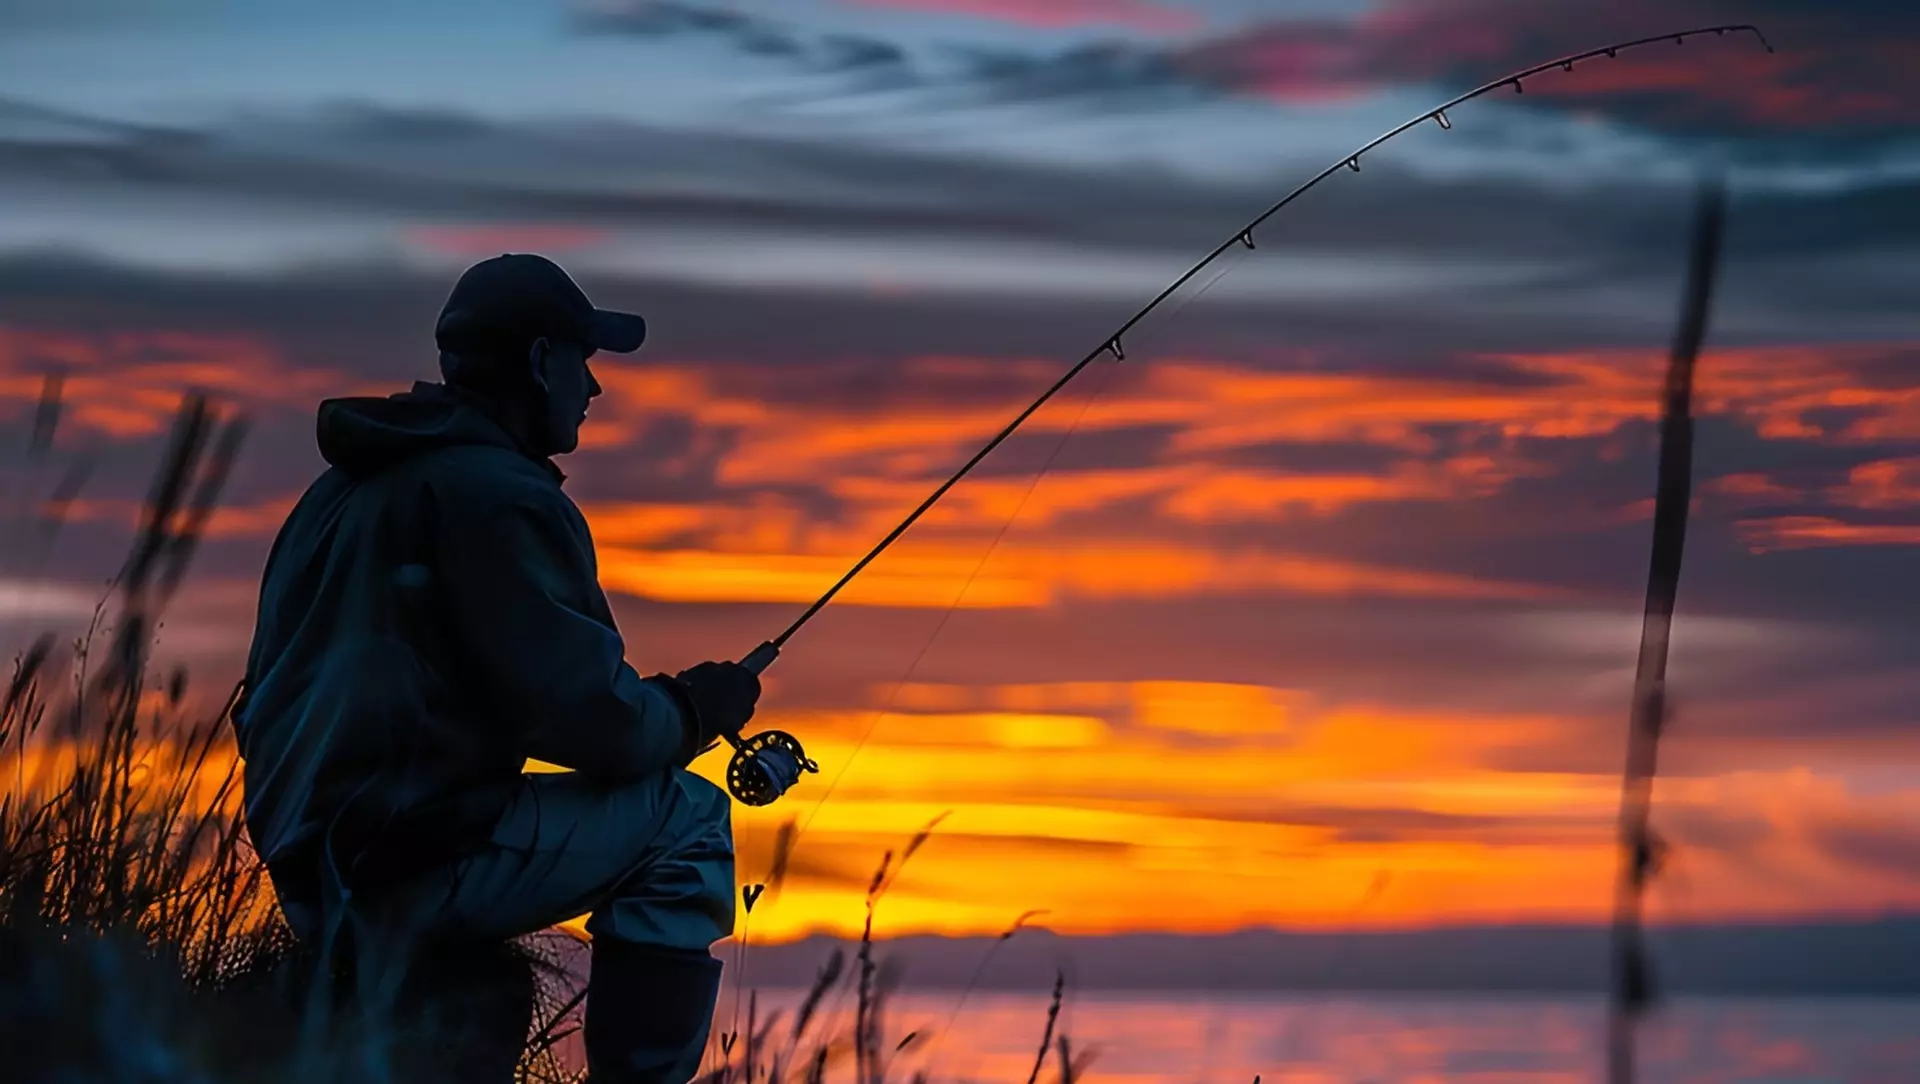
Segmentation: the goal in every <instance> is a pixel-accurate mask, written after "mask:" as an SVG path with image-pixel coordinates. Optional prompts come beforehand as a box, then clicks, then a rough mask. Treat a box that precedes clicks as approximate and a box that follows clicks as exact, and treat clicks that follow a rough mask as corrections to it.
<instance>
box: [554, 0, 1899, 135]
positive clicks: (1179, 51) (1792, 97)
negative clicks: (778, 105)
mask: <svg viewBox="0 0 1920 1084" xmlns="http://www.w3.org/2000/svg"><path fill="white" fill-rule="evenodd" d="M862 2H869V3H873V4H876V5H881V4H884V6H888V7H893V8H923V7H938V8H941V9H945V10H971V11H974V12H976V13H980V14H988V15H998V16H1001V17H1004V18H1009V19H1013V20H1015V21H1023V22H1027V23H1036V24H1039V23H1044V24H1048V25H1058V24H1060V23H1064V22H1067V21H1069V16H1072V18H1071V20H1070V21H1071V22H1073V23H1075V24H1077V25H1084V24H1086V23H1088V22H1090V21H1093V20H1092V19H1091V16H1093V15H1096V14H1106V15H1108V16H1110V17H1113V21H1120V22H1126V23H1130V24H1132V25H1134V26H1135V27H1136V28H1139V29H1150V30H1154V31H1157V32H1160V33H1173V32H1176V31H1180V30H1188V29H1191V28H1192V27H1191V26H1184V25H1180V24H1181V22H1183V21H1184V20H1181V19H1179V18H1178V17H1179V16H1181V15H1184V14H1189V13H1185V12H1175V11H1172V9H1164V10H1165V11H1167V12H1168V13H1169V14H1168V16H1163V15H1162V14H1161V12H1160V11H1157V10H1156V9H1154V8H1153V7H1152V6H1150V5H1147V4H1144V3H1129V2H1128V0H1083V2H1082V3H1079V4H1053V5H1048V4H1026V3H1022V4H1017V5H1016V4H1010V3H1002V2H1001V0H862ZM1169 16H1170V17H1169ZM1749 22H1752V23H1758V24H1760V25H1761V28H1762V29H1763V30H1764V31H1765V32H1767V33H1768V34H1769V35H1771V36H1772V38H1773V40H1774V41H1775V42H1776V43H1777V44H1778V51H1777V52H1773V53H1769V52H1766V51H1765V50H1764V49H1762V48H1761V46H1760V45H1759V43H1758V42H1757V41H1755V40H1753V39H1752V38H1751V37H1749V36H1745V35H1742V36H1741V38H1740V40H1726V41H1720V40H1714V39H1710V38H1709V39H1695V44H1694V45H1693V47H1691V48H1688V47H1684V46H1681V47H1672V48H1662V47H1645V48H1641V49H1636V50H1629V51H1627V52H1624V53H1621V54H1619V55H1618V57H1617V58H1612V59H1595V60H1592V61H1589V62H1587V63H1586V64H1584V65H1583V66H1580V67H1577V68H1576V69H1574V71H1572V72H1570V73H1562V72H1549V73H1544V74H1543V75H1542V76H1540V77H1539V78H1537V79H1536V80H1535V81H1534V83H1533V85H1532V86H1531V87H1530V88H1529V89H1530V90H1531V92H1532V93H1531V94H1530V96H1529V97H1528V99H1527V101H1526V103H1525V104H1527V105H1528V106H1529V107H1530V108H1533V109H1540V108H1542V107H1544V108H1546V109H1549V110H1556V111H1569V110H1571V111H1582V110H1586V109H1589V108H1591V107H1592V106H1594V105H1599V104H1604V106H1605V108H1606V109H1607V110H1608V112H1609V113H1610V114H1611V115H1615V116H1619V117H1624V118H1628V119H1629V120H1630V121H1631V122H1632V123H1635V124H1637V125H1640V126H1643V127H1645V128H1648V129H1650V130H1654V131H1663V132H1669V133H1685V134H1692V135H1700V134H1710V135H1716V136H1721V137H1755V136H1767V135H1769V134H1777V133H1794V134H1796V135H1804V136H1811V137H1814V138H1816V139H1818V140H1819V141H1820V142H1821V143H1823V144H1824V145H1828V146H1833V145H1837V144H1841V143H1843V142H1844V141H1847V140H1852V141H1854V142H1856V143H1857V142H1858V141H1860V140H1862V139H1866V140H1878V141H1880V142H1881V143H1886V142H1887V141H1888V140H1890V139H1893V138H1895V137H1897V136H1898V135H1899V134H1900V133H1901V132H1902V131H1903V130H1904V128H1905V127H1906V121H1907V120H1909V119H1910V117H1911V110H1912V104H1911V103H1912V101H1913V96H1914V94H1915V93H1916V91H1920V85H1916V83H1915V79H1914V76H1913V75H1912V72H1913V71H1914V70H1916V68H1917V67H1920V66H1917V65H1916V64H1915V63H1914V60H1915V56H1916V54H1915V51H1914V50H1915V49H1916V48H1917V47H1916V45H1915V44H1914V43H1915V41H1917V40H1920V24H1917V23H1916V22H1915V20H1914V18H1913V16H1912V15H1911V14H1910V13H1907V12H1904V11H1899V10H1895V9H1894V8H1892V7H1890V6H1887V5H1884V4H1877V3H1874V2H1872V0H1847V2H1845V3H1842V4H1838V5H1812V4H1807V3H1803V2H1792V0H1769V2H1767V3H1764V4H1761V5H1758V6H1757V7H1756V6H1755V5H1751V4H1746V5H1741V4H1734V3H1731V2H1728V0H1694V2H1691V3H1689V4H1687V5H1685V7H1684V10H1682V9H1677V8H1675V6H1674V5H1671V4H1656V3H1653V2H1652V0H1634V2H1631V3H1597V2H1596V3H1584V4H1572V5H1568V4H1561V5H1553V6H1542V5H1538V4H1529V3H1520V2H1516V0H1471V2H1469V3H1467V4H1466V5H1464V6H1463V5H1461V4H1460V3H1454V2H1450V3H1442V2H1439V0H1392V2H1389V3H1386V4H1383V5H1379V6H1377V7H1375V8H1373V9H1371V10H1367V11H1365V12H1362V13H1360V14H1357V15H1355V16H1352V17H1348V18H1335V17H1329V16H1325V15H1319V14H1315V15H1308V16H1296V17H1281V18H1268V19H1262V20H1256V21H1253V22H1251V23H1243V24H1241V25H1236V26H1234V27H1232V28H1231V29H1230V30H1228V31H1225V32H1222V33H1219V34H1217V35H1214V36H1211V37H1202V38H1198V39H1193V38H1183V39H1181V40H1177V41H1171V42H1160V41H1147V42H1142V41H1136V40H1129V39H1123V38H1116V39H1110V40H1097V41H1093V42H1085V43H1080V44H1076V45H1072V46H1067V47H1060V48H1054V49H1045V48H1038V49H1036V48H1034V47H1031V46H1004V45H981V44H977V43H972V42H955V43H953V45H952V46H951V49H950V54H951V55H953V56H956V57H958V58H959V59H960V60H961V64H960V66H959V68H958V69H957V70H955V69H953V68H951V67H944V66H942V65H940V64H939V63H937V62H935V61H933V60H932V59H930V58H929V57H925V56H915V57H913V58H911V59H909V58H908V57H907V56H906V55H905V54H902V55H900V56H899V57H898V58H897V62H895V63H892V65H891V66H892V67H893V69H894V70H893V73H892V78H891V79H890V81H889V82H888V83H887V84H886V89H889V90H899V89H902V88H916V89H919V90H922V91H926V92H928V95H927V96H926V97H923V98H922V99H920V101H921V102H922V104H934V103H940V102H943V101H944V102H947V103H950V104H959V103H962V102H968V101H973V102H978V101H1003V102H1004V101H1023V102H1032V101H1046V100H1052V101H1077V102H1079V103H1082V104H1091V105H1100V106H1102V107H1104V108H1111V109H1121V108H1134V109H1137V108H1143V107H1154V106H1166V105H1171V104H1177V103H1182V102H1187V103H1191V102H1194V101H1196V100H1205V99H1210V98H1213V99H1217V98H1221V97H1229V96H1234V97H1252V98H1261V97H1264V98H1271V99H1275V100H1280V101H1286V102H1292V103H1313V102H1320V101H1324V100H1327V99H1338V98H1348V97H1354V96H1358V95H1364V94H1370V93H1374V92H1378V91H1381V90H1384V89H1388V88H1393V87H1398V86H1409V85H1433V84H1438V85H1442V86H1447V87H1458V88H1459V89H1465V88H1467V87H1470V86H1475V85H1478V84H1480V83H1482V82H1484V81H1486V80H1488V79H1491V78H1495V77H1498V76H1499V75H1503V74H1505V73H1506V72H1508V71H1512V70H1516V69H1519V68H1523V67H1526V66H1529V65H1531V64H1535V63H1539V62H1541V61H1544V60H1548V59H1551V58H1553V57H1556V56H1560V55H1565V54H1569V53H1576V52H1580V51H1583V50H1585V49H1591V48H1597V47H1599V46H1600V45H1603V44H1606V43H1609V42H1616V41H1626V40H1633V39H1638V38H1642V37H1648V36H1654V35H1658V34H1661V33H1666V32H1670V31H1676V30H1691V29H1695V28H1698V27H1702V26H1708V25H1725V24H1739V23H1749ZM1149 23H1163V24H1164V25H1158V26H1150V25H1147V24H1149ZM583 26H584V27H586V28H587V29H590V30H596V31H599V32H608V31H617V32H623V33H644V34H647V35H651V36H660V35H666V34H673V33H702V34H707V35H709V36H718V37H722V38H724V39H728V40H731V41H733V42H734V43H735V44H736V45H737V46H739V47H740V48H742V49H743V51H747V52H755V51H756V50H755V49H754V48H753V47H752V46H751V44H750V43H751V42H752V41H754V40H757V39H759V38H765V37H771V38H774V39H776V40H779V41H780V42H781V43H782V45H783V48H782V49H781V50H778V51H775V54H774V55H777V56H778V57H779V58H780V59H782V60H787V59H790V58H792V57H794V56H797V55H802V54H807V53H818V52H821V48H820V46H818V45H817V44H812V42H813V41H815V39H817V36H818V35H816V34H811V33H810V32H809V31H808V30H806V29H805V28H803V27H801V26H799V25H798V24H791V23H778V22H775V21H773V20H769V19H764V18H761V17H759V16H748V15H743V14H740V13H737V12H733V11H731V10H728V9H724V8H714V7H702V6H698V5H693V4H686V3H678V2H674V3H650V2H647V0H634V2H630V3H626V4H616V5H614V6H613V7H612V8H609V9H605V10H603V11H599V12H596V13H595V14H593V15H592V16H591V17H588V18H586V19H584V21H583ZM873 44H874V45H876V46H877V45H879V44H880V41H879V40H878V39H873ZM762 51H763V50H762Z"/></svg>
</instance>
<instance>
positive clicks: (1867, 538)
mask: <svg viewBox="0 0 1920 1084" xmlns="http://www.w3.org/2000/svg"><path fill="white" fill-rule="evenodd" d="M1740 536H1741V538H1742V539H1744V540H1745V541H1746V543H1747V545H1748V546H1749V547H1750V548H1751V549H1752V550H1753V551H1754V552H1755V553H1767V552H1770V551H1774V550H1797V549H1813V548H1819V547H1824V546H1920V524H1899V523H1847V522H1844V521H1842V520H1837V519H1834V518H1832V517H1829V516H1774V517H1770V518H1759V519H1747V520H1741V521H1740Z"/></svg>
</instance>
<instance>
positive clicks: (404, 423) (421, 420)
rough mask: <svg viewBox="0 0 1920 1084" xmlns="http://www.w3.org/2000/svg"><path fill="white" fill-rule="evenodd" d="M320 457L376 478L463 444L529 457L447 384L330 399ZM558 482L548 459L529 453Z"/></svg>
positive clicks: (323, 410) (321, 418)
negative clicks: (417, 458) (404, 463)
mask: <svg viewBox="0 0 1920 1084" xmlns="http://www.w3.org/2000/svg"><path fill="white" fill-rule="evenodd" d="M315 431H316V436H317V439H318V443H319V445H320V455H321V456H322V457H323V458H325V459H326V461H327V462H328V463H330V464H332V465H333V466H336V467H339V468H341V469H342V470H345V471H347V472H348V473H350V474H356V475H365V474H374V473H377V472H379V471H382V470H385V469H386V468H388V467H390V466H393V465H394V464H396V463H399V462H402V461H404V460H407V459H411V458H413V457H414V456H417V455H421V454H424V453H426V452H431V451H435V450H438V449H441V448H448V447H454V446H457V445H464V444H484V445H492V446H493V447H497V448H506V449H508V450H510V451H516V452H520V453H521V454H522V455H527V452H526V450H525V449H523V448H521V447H520V445H519V444H518V443H517V442H516V441H515V440H514V439H513V437H512V436H511V435H510V434H508V432H507V431H506V429H504V428H502V427H501V425H500V424H499V423H498V422H496V421H494V420H493V419H492V418H490V417H488V416H487V413H486V411H485V410H484V409H482V408H481V406H480V405H479V404H478V403H477V402H476V401H475V400H474V399H473V398H472V397H470V396H469V395H467V394H466V393H464V392H462V391H460V390H458V389H454V388H449V387H447V386H446V385H444V384H428V383H425V382H421V383H417V384H415V385H414V386H413V389H412V390H411V391H404V392H399V393H397V394H394V395H389V396H386V397H385V398H380V397H377V396H364V397H359V396H356V397H352V398H343V399H328V400H325V401H324V402H322V403H321V404H320V411H319V415H318V417H317V418H316V420H315ZM527 457H528V458H529V459H532V460H534V461H535V462H537V463H539V464H541V465H542V466H544V467H545V468H546V469H547V470H549V471H551V472H552V473H553V474H554V475H555V477H556V478H558V477H560V472H559V470H558V469H557V468H555V467H554V466H553V464H552V462H550V461H549V460H546V459H544V458H541V457H539V456H533V455H528V456H527Z"/></svg>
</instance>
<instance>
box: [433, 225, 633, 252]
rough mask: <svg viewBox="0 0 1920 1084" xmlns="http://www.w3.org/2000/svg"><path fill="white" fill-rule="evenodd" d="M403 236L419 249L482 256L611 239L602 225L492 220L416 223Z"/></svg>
mask: <svg viewBox="0 0 1920 1084" xmlns="http://www.w3.org/2000/svg"><path fill="white" fill-rule="evenodd" d="M401 236H402V237H403V238H404V239H405V240H406V242H407V243H408V244H410V245H412V246H414V247H415V248H419V249H424V250H426V251H428V252H432V253H434V254H436V255H440V256H470V257H482V256H492V255H496V254H498V253H502V252H567V251H575V250H578V249H583V248H591V247H592V246H594V245H597V244H599V243H601V242H602V241H605V240H606V239H607V231H606V230H604V229H601V228H600V227H598V226H566V225H557V224H550V223H511V222H491V223H479V224H476V225H467V226H461V225H436V226H413V227H411V228H409V229H407V230H405V231H404V232H403V233H402V235H401Z"/></svg>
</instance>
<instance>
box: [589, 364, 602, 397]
mask: <svg viewBox="0 0 1920 1084" xmlns="http://www.w3.org/2000/svg"><path fill="white" fill-rule="evenodd" d="M602 390H604V389H602V388H601V387H600V381H598V380H596V379H594V376H593V370H592V369H588V370H587V398H589V399H593V398H596V397H597V396H599V394H600V392H601V391H602Z"/></svg>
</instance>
